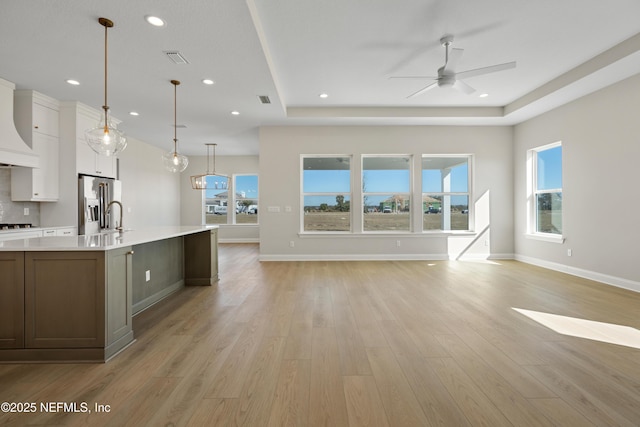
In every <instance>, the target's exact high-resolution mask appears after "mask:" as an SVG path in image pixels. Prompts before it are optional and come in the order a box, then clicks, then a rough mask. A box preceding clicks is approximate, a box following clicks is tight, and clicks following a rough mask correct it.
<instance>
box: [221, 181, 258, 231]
mask: <svg viewBox="0 0 640 427" xmlns="http://www.w3.org/2000/svg"><path fill="white" fill-rule="evenodd" d="M239 176H255V177H256V179H257V180H258V189H259V188H260V176H259V175H258V174H257V173H234V174H232V175H231V187H233V192H232V193H231V202H232V203H233V206H234V207H235V205H236V202H237V201H238V200H237V199H236V193H237V192H236V178H237V177H239ZM249 198H251V197H249ZM255 199H256V202H257V206H258V221H256V222H255V223H247V224H238V223H237V222H236V215H237V213H236V210H235V209H233V219H232V220H231V224H229V223H227V224H229V225H237V226H240V227H250V226H256V225H260V210H259V209H260V192H258V195H257V197H256V198H255ZM228 214H229V208H228V207H227V215H228ZM227 221H228V220H227Z"/></svg>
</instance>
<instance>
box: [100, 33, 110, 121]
mask: <svg viewBox="0 0 640 427" xmlns="http://www.w3.org/2000/svg"><path fill="white" fill-rule="evenodd" d="M108 31H109V27H108V26H107V25H105V26H104V105H103V107H102V108H104V112H105V113H106V112H107V110H108V109H109V103H108V102H107V61H108V56H107V49H108V44H107V38H108V37H107V32H108Z"/></svg>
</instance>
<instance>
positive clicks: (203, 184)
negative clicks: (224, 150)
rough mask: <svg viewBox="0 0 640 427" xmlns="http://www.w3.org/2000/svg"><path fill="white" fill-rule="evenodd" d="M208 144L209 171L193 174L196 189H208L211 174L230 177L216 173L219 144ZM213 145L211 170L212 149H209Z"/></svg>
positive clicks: (192, 183)
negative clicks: (210, 167) (210, 168)
mask: <svg viewBox="0 0 640 427" xmlns="http://www.w3.org/2000/svg"><path fill="white" fill-rule="evenodd" d="M205 145H206V146H207V173H205V174H201V175H192V176H191V188H193V189H194V190H206V189H207V177H209V176H220V177H224V178H229V177H228V176H227V175H222V174H219V173H216V146H217V145H218V144H205ZM211 147H213V171H210V170H209V166H210V163H211V162H210V159H211V157H210V151H209V149H210V148H211Z"/></svg>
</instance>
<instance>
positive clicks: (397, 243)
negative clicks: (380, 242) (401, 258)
mask: <svg viewBox="0 0 640 427" xmlns="http://www.w3.org/2000/svg"><path fill="white" fill-rule="evenodd" d="M399 247H400V240H396V248H399Z"/></svg>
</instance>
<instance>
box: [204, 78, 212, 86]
mask: <svg viewBox="0 0 640 427" xmlns="http://www.w3.org/2000/svg"><path fill="white" fill-rule="evenodd" d="M202 83H204V84H206V85H212V84H214V83H215V82H214V81H213V80H211V79H204V80H202Z"/></svg>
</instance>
